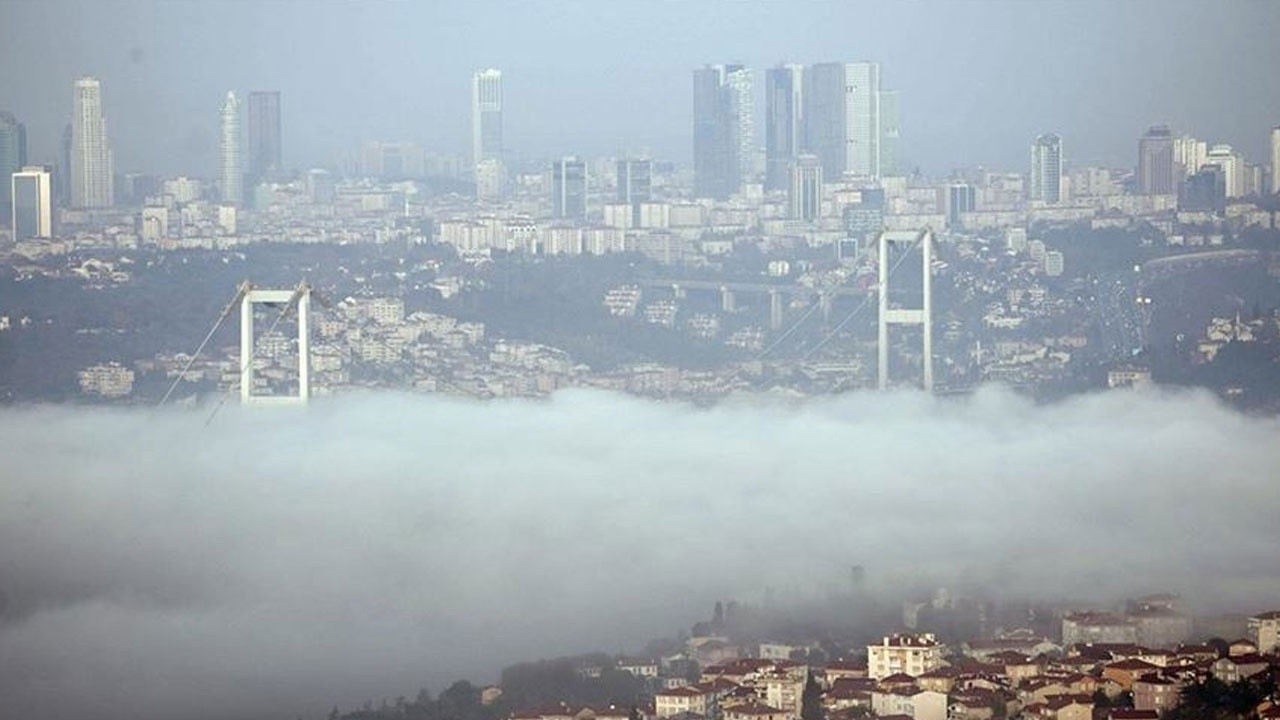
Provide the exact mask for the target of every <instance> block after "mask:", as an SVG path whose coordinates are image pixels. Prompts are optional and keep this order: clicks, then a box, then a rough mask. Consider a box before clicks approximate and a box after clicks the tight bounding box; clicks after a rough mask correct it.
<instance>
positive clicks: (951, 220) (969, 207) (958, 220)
mask: <svg viewBox="0 0 1280 720" xmlns="http://www.w3.org/2000/svg"><path fill="white" fill-rule="evenodd" d="M946 206H947V207H946V209H947V227H952V228H958V227H962V226H963V222H962V217H963V215H964V214H965V213H968V212H973V211H974V210H976V209H977V207H978V192H977V189H976V188H974V187H973V186H972V185H970V184H969V183H963V182H955V183H951V184H950V185H948V186H947V202H946Z"/></svg>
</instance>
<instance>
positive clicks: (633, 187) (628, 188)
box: [618, 160, 653, 227]
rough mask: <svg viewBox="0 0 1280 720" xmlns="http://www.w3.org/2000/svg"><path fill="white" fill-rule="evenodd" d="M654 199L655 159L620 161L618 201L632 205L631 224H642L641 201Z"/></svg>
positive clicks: (637, 225)
mask: <svg viewBox="0 0 1280 720" xmlns="http://www.w3.org/2000/svg"><path fill="white" fill-rule="evenodd" d="M651 200H653V161H652V160H619V161H618V202H620V203H626V204H628V205H630V206H631V225H632V227H639V225H640V203H647V202H649V201H651Z"/></svg>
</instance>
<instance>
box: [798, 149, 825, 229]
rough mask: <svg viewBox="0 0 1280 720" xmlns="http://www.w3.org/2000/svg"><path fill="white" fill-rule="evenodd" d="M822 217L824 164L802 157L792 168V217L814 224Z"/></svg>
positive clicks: (809, 156)
mask: <svg viewBox="0 0 1280 720" xmlns="http://www.w3.org/2000/svg"><path fill="white" fill-rule="evenodd" d="M821 216H822V162H821V161H819V160H818V156H817V155H801V156H799V157H797V158H796V160H795V162H794V163H793V164H792V166H791V217H792V218H793V219H795V220H806V221H809V222H812V221H814V220H817V219H818V218H819V217H821Z"/></svg>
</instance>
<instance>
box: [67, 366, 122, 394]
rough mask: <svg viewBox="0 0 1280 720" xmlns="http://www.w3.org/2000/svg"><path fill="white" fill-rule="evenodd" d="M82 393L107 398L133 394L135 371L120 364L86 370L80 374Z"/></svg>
mask: <svg viewBox="0 0 1280 720" xmlns="http://www.w3.org/2000/svg"><path fill="white" fill-rule="evenodd" d="M79 379H80V392H82V393H84V394H86V395H97V396H99V397H105V398H119V397H125V396H127V395H129V394H130V393H132V392H133V371H132V370H130V369H128V368H126V367H124V366H122V365H120V363H115V362H112V363H106V364H104V365H94V366H93V367H88V368H85V369H84V370H81V371H80V373H79Z"/></svg>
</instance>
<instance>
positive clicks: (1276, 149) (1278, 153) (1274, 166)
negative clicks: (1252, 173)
mask: <svg viewBox="0 0 1280 720" xmlns="http://www.w3.org/2000/svg"><path fill="white" fill-rule="evenodd" d="M1277 193H1280V126H1277V127H1273V128H1271V194H1273V195H1275V194H1277Z"/></svg>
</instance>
